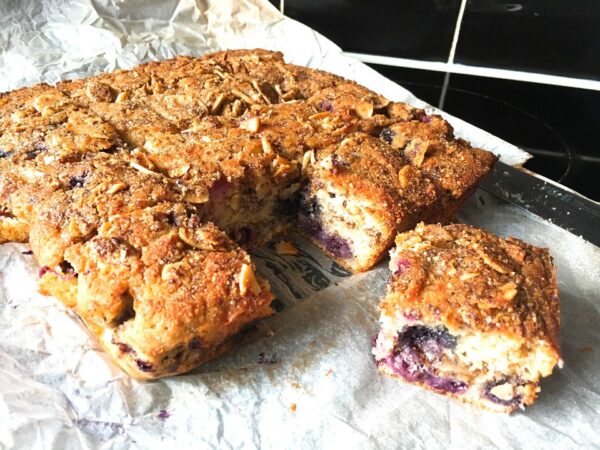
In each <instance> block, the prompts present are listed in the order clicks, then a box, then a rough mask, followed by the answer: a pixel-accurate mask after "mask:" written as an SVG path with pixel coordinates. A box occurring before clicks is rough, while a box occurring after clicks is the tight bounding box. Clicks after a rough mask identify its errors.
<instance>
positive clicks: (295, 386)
mask: <svg viewBox="0 0 600 450" xmlns="http://www.w3.org/2000/svg"><path fill="white" fill-rule="evenodd" d="M292 387H293V388H294V389H300V385H299V384H298V383H296V382H294V383H292Z"/></svg>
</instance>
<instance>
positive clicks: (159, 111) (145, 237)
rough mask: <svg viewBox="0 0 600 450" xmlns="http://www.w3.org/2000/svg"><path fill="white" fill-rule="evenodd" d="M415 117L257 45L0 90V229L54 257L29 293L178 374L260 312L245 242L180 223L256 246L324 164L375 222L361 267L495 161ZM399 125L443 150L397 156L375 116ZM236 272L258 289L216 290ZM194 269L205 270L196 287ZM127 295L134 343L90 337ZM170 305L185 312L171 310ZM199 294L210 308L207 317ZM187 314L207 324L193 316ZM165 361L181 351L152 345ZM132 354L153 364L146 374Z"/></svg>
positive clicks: (450, 202) (125, 358)
mask: <svg viewBox="0 0 600 450" xmlns="http://www.w3.org/2000/svg"><path fill="white" fill-rule="evenodd" d="M424 117H426V116H425V113H424V112H423V111H422V110H418V109H415V108H411V107H409V106H407V105H404V104H400V103H393V102H389V101H388V100H387V99H385V98H383V97H381V96H380V95H378V94H376V93H374V92H372V91H370V90H368V89H366V88H364V87H362V86H359V85H358V84H356V83H353V82H351V81H348V80H344V79H343V78H341V77H339V76H336V75H332V74H329V73H326V72H322V71H318V70H312V69H308V68H305V67H299V66H294V65H291V64H286V63H285V62H284V60H283V55H281V53H276V52H269V51H265V50H238V51H224V52H218V53H214V54H210V55H205V56H203V57H200V58H192V57H177V58H174V59H172V60H168V61H161V62H150V63H147V64H142V65H140V66H138V67H136V68H133V69H131V70H119V71H115V72H112V73H105V74H100V75H98V76H95V77H90V78H87V79H82V80H72V81H63V82H61V83H59V84H57V85H56V86H49V85H46V84H40V85H37V86H33V87H30V88H24V89H19V90H16V91H14V92H11V93H7V94H2V95H1V96H0V242H5V241H8V240H19V241H24V240H27V239H29V241H30V243H31V246H32V248H33V251H34V254H35V255H36V258H37V259H38V261H39V262H40V263H41V264H42V265H44V266H48V267H49V269H45V274H44V277H42V280H41V289H42V290H43V291H44V292H47V293H53V294H54V295H56V296H58V297H59V298H61V299H62V300H63V301H64V302H65V304H67V305H68V306H70V307H73V308H75V310H76V311H77V312H78V314H80V315H81V316H82V317H84V319H85V320H86V323H87V324H88V326H89V327H90V329H91V330H92V331H93V332H94V333H95V334H96V335H97V336H99V339H100V340H101V341H102V343H103V345H104V346H105V347H106V348H107V351H108V352H109V353H111V354H112V355H113V356H115V357H116V358H117V359H118V360H119V363H120V364H121V366H122V367H124V368H125V370H127V371H128V372H129V373H131V374H132V375H133V376H141V377H157V376H162V375H165V374H170V373H176V372H180V371H183V370H187V369H189V368H191V367H192V366H193V365H194V364H197V363H199V362H201V361H204V360H206V358H208V356H207V355H212V354H216V352H218V351H220V349H221V348H223V345H222V344H221V343H220V342H222V341H225V340H226V338H227V337H228V336H230V335H231V334H232V333H235V332H237V331H238V330H239V329H240V328H241V327H242V326H243V325H244V324H247V323H248V322H249V321H252V320H255V319H258V318H260V317H264V316H266V315H268V314H270V310H269V308H268V305H267V303H268V300H269V299H270V293H269V292H268V288H267V286H266V285H264V284H263V282H262V281H257V280H256V279H255V278H254V272H253V269H252V265H251V262H250V260H249V259H248V256H247V254H245V253H244V252H243V250H241V249H239V248H238V247H235V245H234V244H233V243H231V242H230V243H229V244H227V248H228V252H230V253H227V252H226V251H224V250H223V249H222V248H219V249H216V250H211V251H208V250H206V251H205V250H202V251H200V250H198V249H196V248H195V247H194V248H192V247H193V246H192V247H189V245H188V244H189V242H188V243H187V244H186V243H185V242H186V241H185V239H188V240H189V239H190V237H189V236H188V233H192V234H193V233H196V232H200V231H198V230H204V231H206V230H208V229H210V230H211V231H210V233H208V232H207V233H208V234H206V235H207V236H213V237H214V236H217V235H219V233H220V232H218V231H217V230H215V229H214V227H213V228H211V227H210V226H208V225H201V224H206V223H209V222H213V223H215V224H216V225H217V226H219V227H220V228H222V229H223V230H225V231H226V232H227V233H229V235H230V236H232V237H234V238H235V239H236V240H237V241H238V242H240V243H243V244H244V245H251V244H252V243H258V244H260V243H262V242H265V241H267V240H268V239H270V238H271V237H272V236H273V235H274V234H277V233H280V232H281V231H283V230H285V229H288V228H289V227H290V226H291V225H292V224H293V223H294V220H293V218H292V215H291V213H292V212H293V213H295V212H296V211H297V206H295V205H296V203H297V197H298V193H299V191H300V189H301V187H302V184H303V183H306V181H307V180H308V179H311V178H314V179H317V178H318V177H319V176H322V178H323V179H324V180H325V179H330V180H331V181H332V182H333V183H336V184H337V185H338V186H341V187H343V188H344V189H345V191H346V192H347V193H348V195H349V196H350V197H353V196H354V197H353V198H355V199H356V200H357V201H358V202H359V203H360V202H363V201H366V200H370V201H372V202H374V204H377V207H374V208H370V207H369V208H367V209H368V213H369V214H371V217H372V219H373V220H380V221H381V223H380V224H379V228H377V227H376V229H375V230H374V235H373V236H371V239H372V240H373V242H374V243H376V245H374V248H373V249H372V250H370V251H369V252H367V253H366V254H365V255H363V256H364V257H363V258H362V259H361V261H360V263H357V264H352V265H349V267H351V268H352V269H353V270H366V269H367V268H368V267H370V266H371V265H372V264H374V263H375V262H376V261H377V260H378V259H379V258H380V257H381V255H383V254H384V252H385V249H386V248H387V247H388V246H389V245H390V243H391V240H392V238H393V236H394V234H395V232H396V231H398V230H403V229H406V228H408V227H410V226H412V225H413V224H414V223H415V222H416V221H417V220H419V219H424V218H429V219H431V220H435V219H437V218H439V217H442V216H443V215H444V214H445V215H446V216H448V215H449V214H450V213H453V212H454V211H455V210H456V209H457V208H458V206H459V205H460V204H461V203H462V201H463V200H464V199H465V198H466V195H467V194H468V193H469V192H471V191H472V189H474V187H475V186H476V184H477V183H478V181H479V180H480V179H481V177H482V176H483V175H484V174H485V173H486V172H487V171H488V170H489V168H490V166H491V162H493V159H494V157H493V156H492V155H491V154H488V153H487V152H483V151H478V150H475V149H471V148H470V147H469V146H468V145H467V144H466V143H464V142H462V141H455V140H453V139H452V138H451V137H450V135H449V133H450V132H449V131H447V132H445V134H444V133H441V132H440V131H439V130H442V129H444V127H445V129H448V130H450V127H449V125H448V124H447V123H445V122H443V121H441V119H440V120H438V119H435V120H433V121H432V123H431V124H430V127H429V128H427V124H426V123H425V122H426V121H424V120H423V118H424ZM415 121H421V122H419V123H422V124H423V125H418V124H416V122H415ZM413 122H415V123H413ZM405 123H411V124H412V125H410V127H409V128H410V129H408V128H407V129H406V130H404V131H402V133H404V134H403V136H404V135H406V136H405V137H404V139H405V141H406V142H408V141H409V140H410V139H409V138H410V135H414V136H413V137H415V139H416V138H421V139H422V138H424V137H425V136H427V133H430V134H431V133H433V134H435V135H436V136H438V135H439V136H442V135H443V136H442V137H443V139H445V140H446V141H444V142H445V143H444V145H439V146H438V147H439V148H440V149H442V150H436V151H435V152H432V151H429V150H427V152H426V153H427V157H426V158H425V161H424V162H423V161H418V157H417V159H415V158H414V157H413V155H412V154H411V153H407V152H404V153H402V152H399V151H398V150H399V149H400V148H401V147H400V146H399V145H397V144H398V142H397V141H398V140H397V139H395V140H394V142H390V140H389V139H388V138H389V135H388V134H386V133H384V131H382V130H386V129H388V130H390V129H392V128H393V129H394V130H395V131H394V133H396V132H398V133H400V129H401V128H402V127H404V126H405V125H403V124H405ZM388 127H389V128H388ZM411 127H412V128H411ZM380 136H381V137H380ZM413 141H415V140H414V139H413ZM415 142H416V141H415ZM390 143H391V144H392V145H390ZM407 145H408V144H407ZM413 147H415V145H414V144H413ZM442 147H443V148H442ZM457 155H458V156H457ZM332 157H341V158H344V159H348V161H349V164H350V166H349V167H350V169H351V170H349V171H348V172H347V173H338V174H332V173H330V171H328V170H327V169H326V168H323V167H321V166H320V164H325V163H326V161H327V160H328V158H329V159H331V158H332ZM421 166H422V167H421ZM467 166H468V167H467ZM313 174H315V175H314V177H313ZM311 189H312V188H311ZM165 209H166V210H168V212H167V213H164V211H163V210H165ZM160 211H163V213H164V214H166V216H165V215H164V214H163V213H160V214H163V215H162V216H160V214H159V212H160ZM157 214H158V215H157ZM159 216H160V217H159ZM184 216H185V217H184ZM161 217H162V218H161ZM165 217H167V219H165ZM192 218H193V223H190V221H191V220H192ZM165 220H167V222H166V223H165ZM169 221H170V222H169ZM182 224H183V225H182ZM153 227H154V228H153ZM182 227H183V228H182ZM206 227H208V228H206ZM146 228H149V229H151V230H147V229H146ZM182 229H183V230H188V231H185V232H183V231H181V230H182ZM176 230H179V231H176ZM150 231H152V232H150ZM180 231H181V233H184V234H183V235H182V234H180ZM204 231H203V232H204ZM107 233H109V234H110V233H114V234H110V236H109V234H107ZM148 233H150V234H148ZM152 233H158V234H152ZM182 242H183V244H182ZM156 246H158V247H156ZM179 246H183V247H182V249H183V250H182V249H181V248H180V247H179ZM155 247H156V248H155ZM217 247H218V246H217ZM159 248H160V249H162V250H161V251H167V252H168V253H167V254H164V255H162V254H161V255H162V256H161V258H162V259H160V260H159V261H154V260H152V261H150V260H147V259H144V258H146V257H151V256H152V255H154V254H155V253H156V254H158V253H160V252H159ZM325 248H326V247H325ZM367 248H368V247H367ZM157 252H158V253H157ZM178 252H179V253H178ZM181 252H183V253H181ZM329 254H330V255H332V253H331V252H329ZM173 255H178V256H177V258H179V259H178V261H179V262H181V264H180V265H179V266H178V267H179V269H178V270H181V271H182V276H181V280H182V281H181V282H182V283H183V284H181V285H178V286H179V287H178V290H176V291H172V287H173V286H175V285H176V284H177V283H175V282H172V283H171V284H168V283H166V281H164V280H163V281H160V280H161V279H162V278H160V277H159V273H160V274H161V276H162V274H163V272H164V267H166V266H165V265H166V264H172V263H173V262H171V261H170V259H169V258H171V257H174V256H173ZM226 255H229V256H227V257H226ZM332 256H335V255H332ZM179 262H178V264H179ZM192 262H193V264H192ZM196 265H200V266H201V270H197V266H196ZM211 267H212V269H210V270H212V272H210V274H205V275H206V276H208V275H210V277H211V279H214V280H216V281H215V283H214V284H211V283H208V282H207V281H206V280H205V279H202V280H196V279H195V278H194V276H196V275H194V273H195V272H198V276H200V275H201V274H202V273H203V272H202V270H209V268H211ZM234 269H235V270H234ZM219 270H221V272H219ZM88 271H89V272H88ZM234 272H235V273H234ZM240 274H243V275H240ZM240 276H242V278H243V279H244V280H246V281H248V280H253V281H252V282H251V285H252V286H253V290H257V289H256V286H261V290H260V292H261V293H260V294H258V293H252V292H251V291H252V289H251V290H250V291H248V290H247V289H245V288H244V293H241V292H235V291H231V290H227V291H223V289H225V286H229V285H230V284H231V279H232V278H233V279H235V277H240ZM207 279H208V278H207ZM149 280H155V284H154V285H153V286H154V287H153V288H152V287H151V286H150V285H149V284H148V283H149ZM246 281H245V282H246ZM173 283H174V284H173ZM186 283H187V284H186ZM190 283H191V284H194V283H197V284H198V285H202V283H207V284H206V286H205V290H204V294H203V295H202V296H198V295H199V294H198V295H197V292H195V291H193V290H192V288H191V284H190ZM168 286H171V288H168ZM162 289H165V291H164V292H163V291H162ZM169 289H171V290H169ZM228 289H229V288H228ZM248 292H251V293H250V294H249V293H248ZM213 294H214V295H217V294H219V295H221V297H219V298H220V299H221V300H219V301H218V302H217V300H216V299H214V298H213ZM180 295H181V296H182V297H178V296H180ZM228 296H229V297H230V299H231V301H232V302H233V303H232V304H235V305H238V306H239V308H238V309H235V312H234V313H232V315H231V316H228V315H227V314H229V313H227V311H228V307H227V306H224V305H223V304H222V303H223V301H224V300H223V298H228ZM163 297H165V298H166V297H170V298H173V299H175V298H177V299H179V300H178V302H176V303H174V302H175V301H174V300H173V301H171V302H168V301H167V300H166V299H165V298H163ZM238 300H239V301H238ZM132 301H133V303H136V302H138V303H139V305H137V306H136V317H138V316H139V317H140V319H139V320H138V319H135V320H137V322H135V321H134V322H135V323H139V325H136V327H137V328H136V330H137V331H136V334H135V336H133V335H131V336H129V335H128V339H130V342H129V343H125V342H124V341H123V342H120V344H123V345H127V346H129V347H130V348H131V350H129V351H127V352H125V353H126V355H121V354H120V353H114V352H115V350H114V344H112V341H106V340H105V339H104V337H102V336H104V334H106V333H107V332H108V333H109V334H114V333H115V332H116V331H115V330H116V328H115V327H118V326H119V327H120V325H119V324H117V323H116V322H115V321H117V322H118V320H120V319H119V318H120V317H121V316H122V314H123V313H124V311H128V310H129V309H130V307H129V305H130V304H131V303H132ZM165 302H166V303H165ZM175 304H177V305H179V306H178V308H188V309H189V313H186V312H185V311H183V310H179V309H178V310H177V311H175V310H172V311H171V309H169V308H171V307H172V306H173V305H175ZM148 305H155V306H153V308H156V310H154V309H153V310H152V314H156V317H161V314H163V312H164V314H166V316H165V317H167V319H165V321H166V322H165V323H170V324H171V325H169V326H168V328H169V330H168V331H165V333H166V334H165V336H167V335H169V336H170V334H169V333H175V334H176V336H174V337H173V336H172V338H170V340H169V341H168V342H166V341H160V339H159V337H157V336H159V335H158V334H157V335H156V336H154V335H147V334H146V333H150V331H144V329H145V328H148V329H151V328H152V326H151V319H150V316H151V315H152V314H151V313H150V312H149V313H148V314H149V315H148V316H147V317H146V316H144V315H143V314H142V313H141V312H143V311H144V308H146V307H149V306H148ZM198 308H199V309H198ZM202 308H205V309H206V311H209V312H210V317H213V316H214V317H217V319H215V321H212V322H211V321H208V322H206V321H207V320H208V316H206V315H205V316H202V313H201V311H204V309H202ZM236 308H237V306H236ZM138 310H139V311H140V313H139V314H138ZM156 311H163V312H161V313H157V312H156ZM169 311H171V312H169ZM226 313H227V314H226ZM207 314H208V313H207ZM197 315H199V317H204V319H202V320H205V322H201V321H200V322H198V321H195V319H194V317H196V316H197ZM142 317H146V319H143V320H142V319H141V318H142ZM177 317H182V318H184V319H185V320H184V321H181V320H179V319H177ZM121 318H122V317H121ZM182 320H183V319H182ZM199 320H200V319H199ZM211 320H212V319H211ZM128 322H129V321H128ZM134 322H131V323H134ZM194 327H196V328H195V329H196V331H193V330H194ZM198 327H200V328H202V330H203V333H208V334H210V335H211V336H212V335H213V333H216V334H215V335H214V336H213V337H214V339H213V340H211V339H212V338H211V339H208V340H206V342H205V344H206V345H205V346H204V347H203V352H204V353H202V355H204V356H202V355H201V356H198V352H197V351H196V350H197V349H196V350H195V351H196V353H195V355H196V356H193V357H192V356H189V358H191V359H187V358H188V355H191V354H192V353H193V352H191V351H190V352H188V351H187V350H186V351H183V353H181V349H180V346H182V345H183V346H185V345H184V341H185V339H193V338H192V337H190V336H191V334H189V333H192V332H194V333H195V332H198ZM184 330H187V331H184ZM190 330H192V331H190ZM216 330H221V331H219V332H217V331H216ZM178 333H181V336H180V335H179V334H178ZM186 333H188V334H186ZM203 336H204V335H203ZM156 339H158V340H159V341H160V342H158V341H156ZM165 339H166V338H165ZM203 339H206V336H204V337H203ZM105 341H106V342H105ZM146 341H147V342H152V343H153V345H156V347H153V348H154V350H152V348H150V347H148V345H149V344H148V345H146V344H144V342H146ZM121 347H122V348H127V347H123V346H121ZM175 349H178V350H177V351H175ZM173 352H175V353H173ZM134 353H135V354H137V355H138V358H137V359H136V358H133V359H132V357H131V355H133V354H134ZM139 355H143V357H144V358H146V359H140V358H141V356H139ZM160 355H162V356H160ZM174 355H175V356H174ZM177 355H179V356H177ZM173 357H175V359H177V364H174V363H173V361H171V362H169V363H168V364H167V362H160V361H158V359H157V358H166V359H165V361H167V360H169V361H170V359H169V358H173ZM138 359H139V360H140V361H142V362H143V364H141V365H140V363H137V362H136V361H137V360H138ZM145 363H148V364H151V365H152V367H153V370H152V371H150V370H148V371H145V370H144V369H143V368H144V367H146V365H145ZM175 366H177V367H175Z"/></svg>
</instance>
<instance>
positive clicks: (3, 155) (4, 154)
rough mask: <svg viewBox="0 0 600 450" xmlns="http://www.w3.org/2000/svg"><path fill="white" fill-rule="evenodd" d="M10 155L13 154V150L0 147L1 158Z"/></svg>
mask: <svg viewBox="0 0 600 450" xmlns="http://www.w3.org/2000/svg"><path fill="white" fill-rule="evenodd" d="M10 155H12V152H8V151H6V150H1V149H0V159H2V158H8V157H9V156H10Z"/></svg>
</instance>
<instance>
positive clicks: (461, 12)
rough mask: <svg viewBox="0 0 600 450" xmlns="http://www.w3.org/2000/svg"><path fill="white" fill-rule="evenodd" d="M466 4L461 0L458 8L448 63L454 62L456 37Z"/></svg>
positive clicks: (458, 33) (458, 34)
mask: <svg viewBox="0 0 600 450" xmlns="http://www.w3.org/2000/svg"><path fill="white" fill-rule="evenodd" d="M466 6H467V0H461V2H460V8H459V10H458V16H457V17H456V25H455V27H454V36H453V37H452V45H451V46H450V54H449V55H448V64H452V63H454V55H455V54H456V47H458V37H459V36H460V27H461V25H462V20H463V17H464V15H465V7H466Z"/></svg>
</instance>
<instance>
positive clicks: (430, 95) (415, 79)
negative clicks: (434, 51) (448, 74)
mask: <svg viewBox="0 0 600 450" xmlns="http://www.w3.org/2000/svg"><path fill="white" fill-rule="evenodd" d="M368 66H370V67H372V68H373V69H375V70H376V71H377V72H379V73H381V74H382V75H385V76H386V77H388V78H389V79H391V80H394V81H395V82H396V83H398V84H399V85H401V86H402V87H404V88H406V89H408V90H409V91H410V92H412V93H413V94H415V95H416V96H417V97H418V98H420V99H421V100H423V101H426V102H427V103H429V104H431V105H434V106H437V105H438V102H439V100H440V93H441V92H442V85H443V84H444V76H445V73H443V72H433V71H431V70H419V69H406V68H404V67H394V66H384V65H380V64H368Z"/></svg>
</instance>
